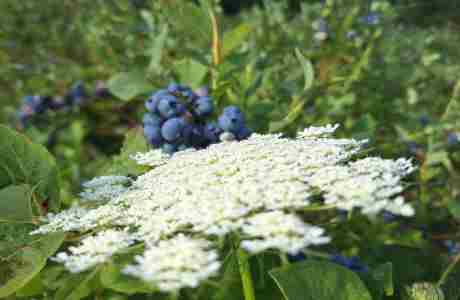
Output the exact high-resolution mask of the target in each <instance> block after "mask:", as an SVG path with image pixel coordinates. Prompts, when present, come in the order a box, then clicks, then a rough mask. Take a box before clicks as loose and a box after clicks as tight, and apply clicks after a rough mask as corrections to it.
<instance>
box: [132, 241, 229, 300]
mask: <svg viewBox="0 0 460 300" xmlns="http://www.w3.org/2000/svg"><path fill="white" fill-rule="evenodd" d="M211 246H212V245H211V243H210V242H208V241H207V240H203V239H195V238H189V237H186V236H184V235H183V234H178V235H177V236H175V237H174V238H172V239H169V240H164V241H159V242H158V243H157V244H156V245H153V246H152V247H150V248H149V249H147V250H146V251H145V252H144V255H142V256H136V257H135V259H134V260H135V261H136V264H134V265H128V266H127V267H125V269H124V270H123V272H124V273H126V274H129V275H133V276H136V277H140V278H141V279H143V280H144V281H147V282H155V284H156V287H157V288H158V289H159V290H161V291H165V292H168V291H174V290H178V289H180V288H182V287H191V288H194V287H197V286H198V285H199V284H200V282H201V281H202V280H205V279H207V278H209V277H211V276H213V275H215V274H216V272H217V271H218V270H219V268H220V262H219V261H218V254H217V252H216V251H215V250H211Z"/></svg>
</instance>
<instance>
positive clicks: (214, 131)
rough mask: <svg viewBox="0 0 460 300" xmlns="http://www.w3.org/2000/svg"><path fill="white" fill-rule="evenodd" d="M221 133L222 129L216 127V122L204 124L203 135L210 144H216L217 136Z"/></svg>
mask: <svg viewBox="0 0 460 300" xmlns="http://www.w3.org/2000/svg"><path fill="white" fill-rule="evenodd" d="M221 133H222V129H221V128H220V127H219V125H217V123H216V122H210V123H208V124H206V126H205V127H204V130H203V135H204V137H205V138H206V139H208V140H209V142H210V143H217V142H218V141H219V136H220V134H221Z"/></svg>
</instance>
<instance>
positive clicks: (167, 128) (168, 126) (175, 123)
mask: <svg viewBox="0 0 460 300" xmlns="http://www.w3.org/2000/svg"><path fill="white" fill-rule="evenodd" d="M184 127H185V121H184V120H183V119H181V118H172V119H169V120H167V121H166V122H164V124H163V126H161V136H162V137H163V138H164V139H165V140H166V141H168V142H174V141H177V140H179V139H180V138H181V137H182V130H183V129H184Z"/></svg>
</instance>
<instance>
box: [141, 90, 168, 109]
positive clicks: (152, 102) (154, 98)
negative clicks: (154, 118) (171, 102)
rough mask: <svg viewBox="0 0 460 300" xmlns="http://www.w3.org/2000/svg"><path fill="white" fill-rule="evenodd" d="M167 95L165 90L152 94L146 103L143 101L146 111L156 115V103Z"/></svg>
mask: <svg viewBox="0 0 460 300" xmlns="http://www.w3.org/2000/svg"><path fill="white" fill-rule="evenodd" d="M168 95H169V93H168V91H166V90H159V91H158V92H156V93H153V94H152V95H151V96H150V98H149V99H147V101H145V107H146V108H147V110H148V111H150V112H153V113H158V103H159V102H160V100H161V99H162V98H163V97H166V96H168Z"/></svg>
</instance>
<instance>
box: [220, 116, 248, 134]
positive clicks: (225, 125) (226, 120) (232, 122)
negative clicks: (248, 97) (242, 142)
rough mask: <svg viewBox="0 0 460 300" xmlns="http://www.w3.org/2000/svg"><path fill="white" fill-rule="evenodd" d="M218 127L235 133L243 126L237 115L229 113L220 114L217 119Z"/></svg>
mask: <svg viewBox="0 0 460 300" xmlns="http://www.w3.org/2000/svg"><path fill="white" fill-rule="evenodd" d="M218 123H219V127H220V128H222V129H223V130H224V131H228V132H232V133H236V132H238V131H239V130H240V129H241V128H242V127H243V126H244V122H243V121H241V118H238V117H237V116H233V117H232V116H229V115H225V114H223V115H221V116H220V117H219V119H218Z"/></svg>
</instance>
